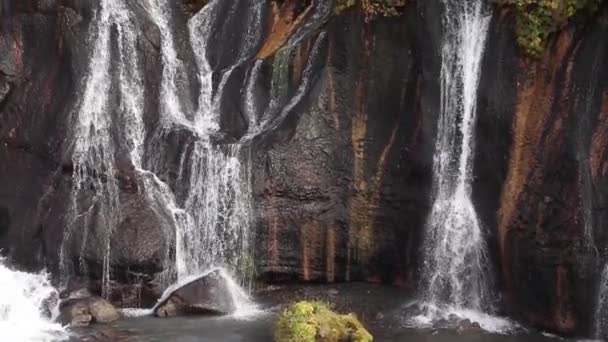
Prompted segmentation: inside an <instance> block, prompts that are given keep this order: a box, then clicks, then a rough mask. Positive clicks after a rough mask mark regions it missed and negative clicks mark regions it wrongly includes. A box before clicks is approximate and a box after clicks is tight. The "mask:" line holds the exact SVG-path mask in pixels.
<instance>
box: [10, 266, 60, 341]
mask: <svg viewBox="0 0 608 342" xmlns="http://www.w3.org/2000/svg"><path fill="white" fill-rule="evenodd" d="M58 304H59V293H58V292H57V290H55V288H53V287H52V286H51V284H50V282H49V279H48V276H47V274H46V273H40V274H31V273H25V272H19V271H14V270H12V269H10V268H8V267H7V266H6V265H5V261H4V260H3V259H0V331H1V332H2V340H3V341H24V342H28V341H32V342H34V341H37V342H41V341H62V340H65V339H67V338H68V335H67V333H66V331H65V330H64V329H63V328H62V327H61V325H59V324H57V323H53V322H52V320H51V319H52V318H54V317H52V316H56V315H57V313H58V307H57V306H58Z"/></svg>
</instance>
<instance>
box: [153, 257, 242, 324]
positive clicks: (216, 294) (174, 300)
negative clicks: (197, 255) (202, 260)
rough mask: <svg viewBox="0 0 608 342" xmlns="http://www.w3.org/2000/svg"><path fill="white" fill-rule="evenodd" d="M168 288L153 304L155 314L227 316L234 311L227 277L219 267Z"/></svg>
mask: <svg viewBox="0 0 608 342" xmlns="http://www.w3.org/2000/svg"><path fill="white" fill-rule="evenodd" d="M174 286H176V288H175V289H171V288H170V289H168V290H167V292H166V293H165V294H164V295H163V298H161V299H160V300H159V302H158V304H156V306H155V307H154V310H153V311H154V315H156V316H157V317H173V316H178V315H186V314H215V315H227V314H230V313H232V312H234V311H235V310H236V306H235V303H234V299H233V297H232V293H231V292H230V285H229V279H227V278H226V275H225V274H224V272H222V271H221V270H219V269H218V270H214V271H211V272H209V273H207V274H205V275H202V276H200V277H198V278H195V279H193V280H191V281H188V282H186V283H185V284H183V285H181V284H178V285H174Z"/></svg>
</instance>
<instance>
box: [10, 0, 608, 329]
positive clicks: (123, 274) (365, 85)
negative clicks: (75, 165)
mask: <svg viewBox="0 0 608 342" xmlns="http://www.w3.org/2000/svg"><path fill="white" fill-rule="evenodd" d="M12 3H13V6H12V8H11V12H6V11H5V12H4V13H3V15H4V17H3V18H2V25H1V27H0V30H1V31H0V142H1V144H0V161H1V163H0V248H2V249H4V250H5V252H6V253H8V254H10V255H11V257H12V258H13V259H14V260H15V261H17V262H18V263H20V264H21V265H23V266H26V267H29V268H37V267H40V266H44V265H47V266H49V267H50V269H51V270H54V271H55V270H57V268H58V262H59V260H58V259H59V248H60V244H61V242H62V237H63V232H64V229H65V225H66V222H65V217H66V211H67V208H68V199H69V196H70V194H69V192H70V189H71V173H72V170H71V167H72V166H71V165H70V158H69V151H70V141H69V128H70V117H71V115H73V109H74V108H75V104H76V103H77V101H78V98H79V96H80V92H81V91H82V86H83V85H82V80H83V77H84V74H85V73H86V66H87V56H86V52H85V51H86V49H85V48H84V46H85V45H86V42H87V40H86V39H87V34H88V29H89V26H90V24H91V18H92V13H93V9H94V8H95V6H96V5H95V4H93V2H88V1H73V2H70V1H62V2H59V1H45V2H35V1H13V2H12ZM189 3H194V4H196V6H195V7H192V6H185V7H184V6H181V5H175V8H174V10H175V13H176V20H175V23H174V25H175V26H176V28H175V30H176V34H175V35H176V37H178V39H177V42H176V46H177V49H178V51H179V57H180V59H181V60H182V61H183V62H184V65H186V67H185V68H187V69H188V70H189V73H187V74H188V75H196V69H195V63H194V56H193V52H192V49H191V47H189V43H188V32H187V30H186V26H185V23H186V21H187V19H188V17H189V16H190V15H192V12H191V11H193V8H198V7H197V6H199V5H198V3H199V2H196V1H189ZM258 6H261V10H260V13H261V14H260V15H259V16H253V15H252V13H253V12H252V11H254V9H253V6H252V4H251V3H250V2H248V1H244V0H243V1H240V0H239V1H237V0H234V1H225V2H223V3H222V4H221V5H220V6H217V9H216V13H215V15H216V17H215V20H214V22H213V25H212V30H213V32H214V34H213V35H212V39H211V41H210V42H209V44H210V48H209V50H208V51H209V52H208V56H207V57H208V60H209V64H210V66H211V68H212V69H213V70H214V72H215V73H214V79H213V82H214V89H217V88H218V83H219V81H220V78H221V77H220V76H221V75H222V74H224V73H225V72H226V70H228V69H230V70H231V74H230V77H228V78H227V80H226V83H225V84H224V85H223V87H224V88H223V89H224V90H223V93H222V94H221V104H220V107H219V108H220V109H219V110H220V111H221V113H220V115H221V120H220V123H221V126H222V132H223V133H224V135H223V136H222V137H220V138H218V142H219V143H225V142H231V141H235V140H238V139H240V138H242V136H243V135H244V134H246V132H247V131H248V129H249V128H250V127H249V125H250V121H249V118H248V115H249V114H250V112H251V111H253V112H255V113H257V114H256V115H262V114H263V115H264V117H265V118H266V119H267V121H266V122H267V123H268V125H267V126H265V127H263V129H261V130H260V132H259V134H258V135H257V136H256V137H255V138H254V139H253V141H252V142H251V146H250V147H251V155H252V167H253V176H252V181H253V183H252V186H253V199H254V201H253V203H254V211H253V213H252V215H253V216H254V217H253V218H254V219H253V222H254V225H253V227H252V231H253V232H254V234H255V236H254V237H255V262H256V268H257V272H258V276H259V278H260V279H263V280H266V281H270V282H277V281H286V280H297V281H311V282H333V281H355V280H366V281H383V282H389V283H395V284H400V285H404V286H405V287H409V288H410V289H414V288H415V284H416V279H417V272H418V265H419V263H420V261H421V260H419V256H420V255H421V253H420V248H421V242H422V238H423V233H424V225H425V222H426V219H427V215H428V212H429V206H430V204H431V199H430V196H431V170H432V162H433V153H434V144H435V134H436V127H437V122H436V121H437V113H438V112H439V110H438V106H439V84H438V82H439V72H440V70H439V68H440V61H439V58H440V57H439V56H440V53H439V49H440V46H441V23H440V22H439V20H438V18H439V17H440V11H441V8H440V6H439V2H438V1H420V2H418V3H411V4H408V5H407V6H406V7H405V8H404V11H405V13H404V14H403V16H401V17H397V18H383V19H378V20H374V21H371V22H365V21H364V20H363V17H362V15H361V14H360V13H358V12H357V11H350V12H346V13H344V14H342V15H339V16H335V15H332V9H331V4H329V5H328V4H327V3H324V2H321V1H313V3H312V4H311V5H310V7H306V6H304V5H301V4H300V5H297V4H296V2H293V1H285V2H283V3H282V5H280V6H277V5H272V4H271V2H270V1H263V2H260V3H259V4H258ZM182 7H183V8H182ZM133 11H134V12H136V13H139V14H138V16H137V18H138V19H137V20H138V21H139V22H140V25H139V26H138V27H140V28H141V34H140V35H138V44H137V45H138V46H137V49H138V51H139V52H140V54H141V56H142V60H141V67H142V69H143V70H145V79H144V83H145V84H144V86H145V89H146V95H145V110H144V111H145V113H146V114H145V124H146V127H147V128H148V131H150V132H153V131H154V127H156V124H157V122H158V120H159V118H158V105H159V103H158V98H159V85H160V70H161V57H160V51H159V46H160V44H161V43H160V39H161V38H160V33H159V31H158V28H157V27H156V26H155V25H154V24H153V23H152V22H151V21H150V19H149V18H148V17H147V16H146V15H145V11H144V10H143V9H142V8H141V7H138V6H137V5H133ZM252 28H254V29H253V31H251V32H253V33H254V34H249V33H251V32H250V31H248V30H251V29H252ZM512 28H513V17H512V15H511V13H509V12H508V10H498V9H497V10H496V11H495V13H494V19H493V22H492V27H491V32H490V36H489V39H488V46H487V48H486V55H485V57H484V63H483V73H482V80H481V85H480V89H479V92H480V93H479V105H478V110H479V113H478V122H477V128H476V159H475V170H474V174H475V183H474V186H473V189H474V201H475V205H476V208H477V210H478V212H479V215H480V217H481V219H482V222H483V226H484V231H485V233H486V235H487V240H488V244H489V246H490V247H491V248H490V250H491V254H492V259H493V262H494V265H495V269H496V274H497V276H496V280H497V282H496V284H497V289H499V290H500V291H501V292H502V293H503V296H502V297H503V299H504V304H505V306H504V307H505V308H506V309H507V310H510V311H511V312H512V313H514V314H515V315H518V316H519V317H521V318H523V319H525V320H526V321H528V322H532V323H534V324H537V325H540V326H542V327H544V328H548V329H552V330H555V331H560V332H567V333H575V332H576V333H584V332H586V331H589V329H590V326H589V325H590V322H591V321H592V320H591V319H590V316H591V315H592V312H593V307H594V305H595V304H594V298H595V293H596V291H595V290H596V285H595V284H597V277H598V276H599V271H598V266H599V265H600V264H601V263H602V262H603V261H604V260H605V259H606V257H607V256H608V255H607V252H606V246H607V242H608V233H607V232H608V230H607V229H606V221H607V215H608V212H607V209H606V205H607V201H608V197H607V196H608V81H607V80H608V64H606V63H605V62H606V60H608V32H607V30H608V6H606V4H604V5H603V7H602V8H601V10H600V12H599V13H598V14H597V16H595V17H594V18H591V19H589V20H588V21H587V22H586V24H583V23H577V24H576V25H574V24H573V25H571V26H569V27H567V28H565V30H563V31H562V32H561V33H559V34H557V35H555V36H553V37H551V40H550V45H549V48H548V49H547V51H546V53H545V54H544V56H543V57H542V58H541V59H540V60H533V59H529V58H527V57H525V56H524V55H523V54H522V53H521V52H520V51H519V50H518V48H517V45H516V43H515V39H514V37H513V31H512ZM113 48H115V47H113ZM252 75H253V76H255V75H257V76H255V77H253V76H252ZM191 77H192V78H193V79H186V80H183V82H182V83H183V85H185V86H184V87H183V89H181V92H180V94H181V96H183V98H182V99H181V100H182V102H183V105H184V107H185V108H192V107H193V106H194V104H195V103H196V99H197V94H198V92H199V84H198V83H197V81H196V80H195V79H194V77H195V76H191ZM252 80H253V81H252ZM113 82H116V80H114V81H113ZM115 101H116V100H115ZM116 125H117V126H119V125H120V123H117V124H116ZM148 139H149V137H148ZM191 139H192V137H191V136H189V135H188V133H187V132H184V131H181V130H179V129H177V130H175V131H172V132H171V133H170V134H168V135H167V136H166V137H165V143H163V144H162V145H163V146H161V147H160V148H159V149H160V150H162V152H159V154H160V155H162V158H160V159H162V167H161V168H160V170H157V171H158V175H159V177H160V178H161V179H162V180H163V181H166V182H167V183H168V184H169V185H170V186H171V187H172V188H173V190H174V191H175V192H176V193H177V198H178V201H179V198H180V185H179V184H178V182H177V178H176V175H175V174H176V170H177V167H178V164H179V159H180V158H179V153H180V151H182V149H184V146H187V145H188V144H189V142H190V140H191ZM157 147H158V146H154V148H153V150H154V151H156V149H157ZM120 153H124V151H121V152H120ZM119 159H120V158H119ZM118 168H119V172H118V175H119V176H118V177H119V182H118V184H119V186H120V196H121V202H122V203H124V208H123V219H122V221H121V222H120V225H119V226H118V229H117V230H116V231H115V232H114V233H113V235H112V251H113V253H112V258H111V260H110V264H111V266H112V270H113V271H112V277H111V278H112V280H113V287H114V289H115V291H114V295H113V297H115V298H114V300H115V301H119V302H122V303H124V304H129V305H136V304H145V303H149V302H150V299H153V298H154V297H155V296H157V295H158V294H159V293H160V291H162V288H160V287H159V285H158V284H159V278H162V276H163V275H164V272H166V271H168V270H167V257H168V258H169V261H170V259H171V258H172V257H173V256H172V255H170V253H169V254H167V251H168V250H169V251H170V250H173V247H174V241H173V240H174V236H173V235H171V234H170V233H167V232H168V230H167V227H168V226H169V225H170V224H169V222H168V220H169V219H168V218H167V217H163V216H162V215H158V213H157V211H156V210H154V207H153V205H152V204H151V203H150V202H149V201H146V199H145V196H144V195H143V194H142V190H141V189H142V188H143V185H142V182H143V180H142V179H141V177H139V176H137V174H136V173H135V172H134V171H133V166H132V165H129V164H128V163H125V165H123V164H120V163H119V165H118ZM81 200H82V201H84V202H83V203H87V202H86V201H87V196H86V195H84V197H83V198H82V199H81ZM586 231H590V232H592V233H591V234H590V235H588V236H586ZM103 232H104V227H96V230H93V231H92V232H91V234H90V235H89V237H88V240H87V242H86V243H85V244H84V246H83V244H82V241H83V237H82V236H81V235H79V234H81V233H79V232H76V233H75V234H76V235H75V236H74V237H73V239H72V241H73V245H70V248H69V254H70V255H69V258H70V259H71V260H72V261H73V262H74V264H76V265H79V264H81V265H85V266H86V267H84V268H85V269H86V270H87V272H86V273H85V272H82V271H81V270H80V271H79V270H77V274H76V275H75V276H77V277H81V278H87V279H89V280H90V286H91V287H93V288H95V287H98V286H99V282H100V279H101V267H102V250H101V249H100V247H99V241H100V239H101V237H100V236H101V235H100V234H101V233H103ZM589 237H591V238H589ZM596 247H597V249H596Z"/></svg>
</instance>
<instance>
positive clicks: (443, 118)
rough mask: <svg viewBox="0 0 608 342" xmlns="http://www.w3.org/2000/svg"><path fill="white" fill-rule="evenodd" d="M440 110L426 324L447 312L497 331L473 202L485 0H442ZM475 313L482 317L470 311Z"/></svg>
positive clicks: (425, 277) (425, 275)
mask: <svg viewBox="0 0 608 342" xmlns="http://www.w3.org/2000/svg"><path fill="white" fill-rule="evenodd" d="M442 3H443V5H444V14H443V18H442V20H443V26H444V36H443V45H442V51H441V57H442V64H441V111H440V114H439V124H438V131H437V142H436V146H435V156H434V163H433V194H434V196H433V201H434V202H433V206H432V210H431V213H430V217H429V220H428V222H427V231H426V236H425V242H424V266H423V270H422V281H421V287H420V288H421V289H422V291H424V292H423V294H422V297H423V300H424V303H425V304H424V307H425V309H424V311H425V314H424V315H423V316H421V317H418V319H419V320H420V321H421V322H425V323H429V322H433V321H435V320H437V319H440V318H446V317H448V316H449V315H450V314H455V315H457V316H460V317H468V318H470V319H471V320H476V321H478V322H479V323H480V325H481V326H482V327H483V328H485V329H489V330H492V329H493V327H492V326H491V325H493V324H494V323H495V322H489V321H491V320H488V319H485V318H484V317H485V316H484V314H483V313H482V312H484V311H486V310H489V309H490V306H491V304H490V301H489V296H490V290H489V289H490V287H489V283H488V282H489V279H488V277H489V273H490V270H489V260H488V251H487V247H486V243H485V241H484V237H483V232H482V229H481V224H480V222H479V218H478V216H477V213H476V211H475V207H474V205H473V202H472V200H471V183H472V167H473V165H472V164H473V153H474V136H473V134H474V127H475V121H476V111H477V108H476V104H477V88H478V84H479V79H480V73H481V60H482V58H483V53H484V49H485V42H486V37H487V31H488V27H489V23H490V15H489V13H488V10H487V9H486V4H485V2H484V1H478V0H442ZM475 312H477V313H478V314H473V313H475Z"/></svg>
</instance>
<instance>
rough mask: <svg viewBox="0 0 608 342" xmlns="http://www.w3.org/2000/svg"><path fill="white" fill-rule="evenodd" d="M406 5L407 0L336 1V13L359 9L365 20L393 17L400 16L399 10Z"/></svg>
mask: <svg viewBox="0 0 608 342" xmlns="http://www.w3.org/2000/svg"><path fill="white" fill-rule="evenodd" d="M406 3H407V0H336V13H337V14H340V13H343V12H345V11H347V10H350V9H354V8H361V9H362V10H363V13H364V14H365V19H366V20H370V19H374V18H376V17H394V16H398V15H400V14H401V11H400V8H402V7H403V6H405V4H406Z"/></svg>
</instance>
